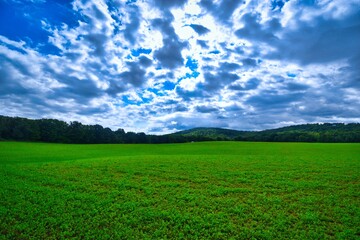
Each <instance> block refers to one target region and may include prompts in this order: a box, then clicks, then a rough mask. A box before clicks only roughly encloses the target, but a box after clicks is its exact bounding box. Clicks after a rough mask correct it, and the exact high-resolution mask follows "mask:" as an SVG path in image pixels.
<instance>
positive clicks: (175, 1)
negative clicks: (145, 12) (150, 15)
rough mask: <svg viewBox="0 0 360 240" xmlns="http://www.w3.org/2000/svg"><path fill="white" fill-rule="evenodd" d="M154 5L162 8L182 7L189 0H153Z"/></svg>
mask: <svg viewBox="0 0 360 240" xmlns="http://www.w3.org/2000/svg"><path fill="white" fill-rule="evenodd" d="M152 2H153V3H154V5H155V6H156V7H158V8H160V9H162V10H163V9H167V8H172V7H182V6H183V5H184V4H185V3H186V2H187V0H170V1H169V0H152Z"/></svg>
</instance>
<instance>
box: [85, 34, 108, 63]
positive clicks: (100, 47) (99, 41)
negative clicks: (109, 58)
mask: <svg viewBox="0 0 360 240" xmlns="http://www.w3.org/2000/svg"><path fill="white" fill-rule="evenodd" d="M83 38H84V40H85V41H87V42H88V43H89V46H90V48H91V49H93V52H92V53H93V55H95V56H96V57H100V58H103V57H104V56H105V55H106V51H105V44H106V42H107V41H108V37H107V36H106V35H104V34H94V33H91V34H88V35H85V36H83Z"/></svg>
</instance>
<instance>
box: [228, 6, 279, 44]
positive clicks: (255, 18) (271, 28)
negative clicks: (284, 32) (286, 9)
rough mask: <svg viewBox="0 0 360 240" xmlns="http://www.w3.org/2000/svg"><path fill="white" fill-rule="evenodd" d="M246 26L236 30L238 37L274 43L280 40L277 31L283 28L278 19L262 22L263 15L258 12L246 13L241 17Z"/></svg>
mask: <svg viewBox="0 0 360 240" xmlns="http://www.w3.org/2000/svg"><path fill="white" fill-rule="evenodd" d="M241 20H242V22H243V23H244V25H245V26H244V27H243V28H240V29H238V30H236V31H235V35H236V36H237V37H238V38H243V39H248V40H252V41H260V42H266V43H268V44H272V43H274V42H275V41H277V40H278V37H276V36H275V33H276V32H277V31H279V30H280V29H281V24H280V22H279V20H278V19H276V18H273V19H272V20H270V21H268V22H266V23H265V24H260V20H261V15H260V14H258V13H246V14H244V15H243V16H242V18H241Z"/></svg>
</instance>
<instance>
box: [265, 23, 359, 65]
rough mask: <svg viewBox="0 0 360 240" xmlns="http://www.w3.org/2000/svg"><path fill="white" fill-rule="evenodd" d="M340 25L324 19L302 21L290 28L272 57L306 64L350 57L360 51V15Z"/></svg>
mask: <svg viewBox="0 0 360 240" xmlns="http://www.w3.org/2000/svg"><path fill="white" fill-rule="evenodd" d="M349 21H350V20H349ZM354 23H355V24H357V25H353V24H354ZM315 24H317V26H316V27H314V25H315ZM349 24H351V26H348V25H349ZM339 25H340V26H339ZM341 25H342V24H339V22H336V24H335V22H333V21H327V20H323V19H321V20H318V21H317V22H316V21H315V22H312V23H311V25H310V24H303V25H301V26H299V29H297V30H296V31H291V32H287V33H286V35H285V36H284V38H283V39H282V41H280V42H278V43H277V51H276V52H275V53H273V54H271V55H270V57H273V58H278V59H284V60H285V59H289V60H293V61H297V62H300V63H301V64H304V65H307V64H311V63H328V62H332V61H335V60H340V59H349V58H351V57H354V56H356V55H358V54H360V18H359V19H357V21H356V22H352V21H351V22H347V21H344V22H343V25H344V26H341Z"/></svg>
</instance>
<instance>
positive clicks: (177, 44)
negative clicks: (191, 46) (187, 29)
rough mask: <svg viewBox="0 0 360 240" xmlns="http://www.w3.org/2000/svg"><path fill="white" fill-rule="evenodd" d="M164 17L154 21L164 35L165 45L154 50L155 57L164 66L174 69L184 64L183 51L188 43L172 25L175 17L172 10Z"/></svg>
mask: <svg viewBox="0 0 360 240" xmlns="http://www.w3.org/2000/svg"><path fill="white" fill-rule="evenodd" d="M164 17H165V18H164V19H160V18H157V19H155V20H154V21H153V22H152V26H153V27H154V28H156V29H159V30H160V31H161V33H162V36H163V47H162V48H160V49H158V50H156V51H155V52H154V57H155V58H156V59H157V60H158V61H159V62H160V64H161V66H162V67H164V68H168V69H174V68H177V67H180V66H182V65H183V63H184V58H183V57H182V54H181V51H182V49H183V48H185V47H186V46H187V44H186V43H184V42H181V41H180V40H179V38H178V36H177V35H176V33H175V30H174V28H173V27H172V26H171V22H172V21H173V19H174V16H173V15H172V14H171V12H167V13H166V14H165V15H164Z"/></svg>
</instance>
